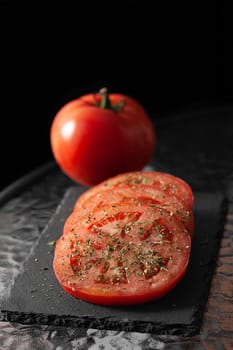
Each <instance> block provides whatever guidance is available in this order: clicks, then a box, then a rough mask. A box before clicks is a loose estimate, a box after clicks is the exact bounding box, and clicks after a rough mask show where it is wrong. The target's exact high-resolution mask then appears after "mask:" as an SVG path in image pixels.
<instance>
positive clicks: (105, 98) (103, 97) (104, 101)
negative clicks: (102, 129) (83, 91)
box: [99, 87, 111, 109]
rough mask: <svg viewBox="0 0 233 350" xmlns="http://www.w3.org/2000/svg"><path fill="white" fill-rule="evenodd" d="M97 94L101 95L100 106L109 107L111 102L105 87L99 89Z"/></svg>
mask: <svg viewBox="0 0 233 350" xmlns="http://www.w3.org/2000/svg"><path fill="white" fill-rule="evenodd" d="M99 94H100V96H101V101H100V108H103V109H105V108H109V109H111V102H110V100H109V97H108V90H107V88H106V87H104V88H102V89H100V91H99Z"/></svg>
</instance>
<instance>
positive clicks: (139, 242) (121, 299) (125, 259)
mask: <svg viewBox="0 0 233 350" xmlns="http://www.w3.org/2000/svg"><path fill="white" fill-rule="evenodd" d="M107 209H108V208H105V210H107ZM108 213H109V215H108V216H106V217H103V216H101V215H94V217H93V219H92V220H91V221H90V222H88V223H86V224H85V225H84V224H83V225H81V226H78V227H77V228H76V230H73V231H72V233H71V232H69V233H67V234H66V235H63V236H62V237H61V238H60V239H59V240H58V242H57V246H56V251H55V259H54V270H55V273H56V275H57V278H58V280H59V281H60V282H61V284H62V286H63V288H64V289H65V290H66V291H68V292H69V293H70V294H71V295H73V296H75V297H77V298H81V299H83V300H86V301H91V302H93V303H97V304H105V305H108V304H111V305H124V304H131V303H134V304H135V303H142V302H146V301H150V300H154V299H156V298H159V297H161V296H162V295H165V294H167V293H168V292H169V291H170V290H171V289H172V288H173V287H174V286H175V285H176V284H177V283H178V281H179V280H180V279H181V278H182V276H183V275H184V273H185V271H186V269H187V265H188V261H189V255H190V249H191V238H190V235H189V234H187V232H185V230H184V229H183V226H182V225H180V224H179V221H178V220H176V219H175V218H172V220H171V217H170V216H169V215H168V214H167V213H166V212H164V213H163V216H162V217H161V214H160V213H159V211H156V212H154V209H153V210H151V212H149V213H148V208H147V207H143V208H140V210H137V211H135V210H134V211H132V208H131V210H130V207H128V211H126V208H124V207H122V208H117V209H116V208H115V209H112V208H111V209H109V210H108ZM152 213H154V215H153V216H152V215H151V214H152Z"/></svg>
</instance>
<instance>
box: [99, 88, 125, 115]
mask: <svg viewBox="0 0 233 350" xmlns="http://www.w3.org/2000/svg"><path fill="white" fill-rule="evenodd" d="M99 94H100V96H101V101H100V103H99V107H100V108H102V109H111V110H113V111H115V112H119V111H120V110H121V109H122V108H123V107H124V105H125V101H123V100H122V101H119V102H118V103H111V101H110V99H109V96H108V90H107V88H106V87H105V88H102V89H100V90H99Z"/></svg>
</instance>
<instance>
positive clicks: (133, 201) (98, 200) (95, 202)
mask: <svg viewBox="0 0 233 350" xmlns="http://www.w3.org/2000/svg"><path fill="white" fill-rule="evenodd" d="M119 202H123V203H125V204H127V205H139V206H141V205H148V206H151V207H157V208H158V209H160V210H167V211H168V212H169V215H170V216H173V215H174V216H176V217H177V218H178V219H179V220H180V222H181V223H183V224H184V227H185V228H186V229H187V230H188V231H189V233H190V234H191V235H192V234H193V231H194V216H193V212H192V210H190V209H187V208H186V207H185V206H184V204H183V202H182V201H180V200H179V198H177V196H176V195H173V194H169V193H168V192H167V191H164V190H163V189H161V188H160V186H157V185H133V186H130V185H125V186H121V187H116V188H111V189H108V188H107V189H102V190H99V191H96V193H92V195H89V196H88V197H87V198H86V200H85V197H83V198H82V199H81V200H80V201H79V200H78V201H77V202H76V204H75V207H74V211H77V210H79V211H80V209H83V208H84V209H88V210H89V211H90V212H91V211H93V210H95V209H96V208H101V207H103V206H105V205H108V204H109V203H111V205H117V203H119Z"/></svg>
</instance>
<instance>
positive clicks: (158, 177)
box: [79, 171, 194, 208]
mask: <svg viewBox="0 0 233 350" xmlns="http://www.w3.org/2000/svg"><path fill="white" fill-rule="evenodd" d="M125 185H127V186H131V187H132V188H133V187H134V186H136V185H151V186H156V188H157V189H160V190H162V191H163V192H164V193H166V194H169V195H171V196H175V197H176V198H178V199H179V200H180V201H182V203H183V204H184V205H185V206H186V207H187V208H192V207H193V201H194V197H193V192H192V189H191V187H190V185H189V184H188V183H187V182H186V181H184V180H183V179H181V178H179V177H177V176H174V175H171V174H168V173H164V172H158V171H134V172H128V173H123V174H119V175H117V176H114V177H112V178H110V179H108V180H105V181H103V182H101V183H100V184H98V185H96V186H94V187H91V188H90V189H89V190H88V191H86V192H85V193H84V194H83V195H82V196H80V198H79V202H81V201H83V200H86V199H88V198H89V197H90V196H92V195H93V194H96V193H97V192H98V191H99V192H101V191H102V190H104V189H115V188H117V187H122V186H125Z"/></svg>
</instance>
